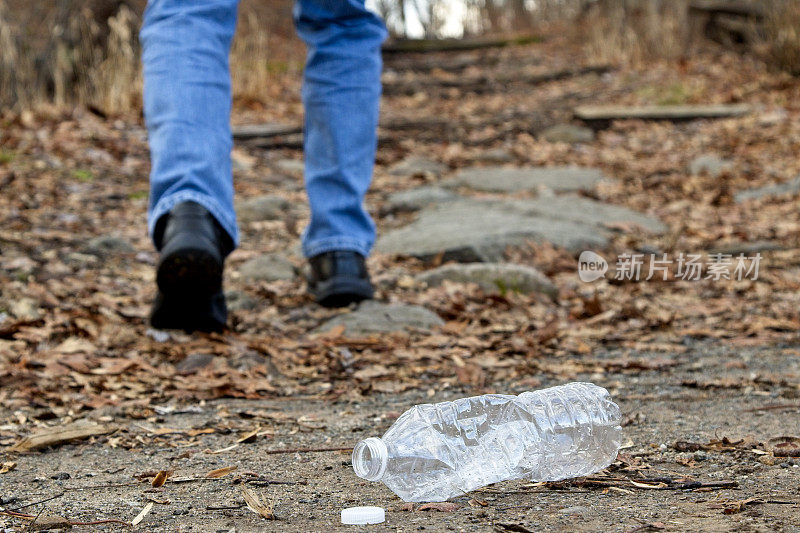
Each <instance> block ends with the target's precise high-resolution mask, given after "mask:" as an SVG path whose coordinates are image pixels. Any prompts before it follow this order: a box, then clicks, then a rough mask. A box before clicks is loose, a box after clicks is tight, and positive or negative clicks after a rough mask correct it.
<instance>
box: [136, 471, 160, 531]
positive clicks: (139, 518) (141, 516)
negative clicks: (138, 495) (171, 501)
mask: <svg viewBox="0 0 800 533" xmlns="http://www.w3.org/2000/svg"><path fill="white" fill-rule="evenodd" d="M162 472H163V470H162ZM159 473H160V472H159ZM165 479H166V478H165ZM154 481H155V480H154ZM152 508H153V502H150V503H148V504H147V505H145V506H144V509H142V512H141V513H139V514H137V515H136V518H134V519H133V520H132V521H131V525H132V526H135V525H137V524H139V522H141V521H142V520H144V517H145V516H147V514H148V513H149V512H150V510H151V509H152Z"/></svg>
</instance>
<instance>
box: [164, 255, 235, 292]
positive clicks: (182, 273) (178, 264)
mask: <svg viewBox="0 0 800 533" xmlns="http://www.w3.org/2000/svg"><path fill="white" fill-rule="evenodd" d="M156 284H157V285H158V289H159V290H160V291H161V292H162V293H163V294H164V295H165V296H169V297H172V296H176V297H191V298H199V297H201V296H206V297H208V296H211V295H213V294H215V293H217V292H219V291H220V290H221V289H222V265H221V264H220V263H219V262H218V261H217V259H216V258H215V257H214V256H213V255H211V254H210V253H208V252H206V251H205V250H194V249H184V250H177V251H175V252H172V253H171V254H169V255H167V256H166V257H162V258H161V261H159V264H158V270H157V272H156Z"/></svg>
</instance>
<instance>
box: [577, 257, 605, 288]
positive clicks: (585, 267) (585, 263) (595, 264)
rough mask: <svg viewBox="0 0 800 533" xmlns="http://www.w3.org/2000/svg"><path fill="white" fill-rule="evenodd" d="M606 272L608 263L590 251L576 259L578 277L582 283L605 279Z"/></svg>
mask: <svg viewBox="0 0 800 533" xmlns="http://www.w3.org/2000/svg"><path fill="white" fill-rule="evenodd" d="M606 272H608V261H606V260H605V259H604V258H603V256H601V255H599V254H596V253H594V252H592V251H589V250H586V251H583V252H581V256H580V257H579V258H578V277H579V278H581V281H583V282H584V283H591V282H593V281H596V280H598V279H600V278H603V277H605V275H606Z"/></svg>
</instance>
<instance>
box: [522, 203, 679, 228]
mask: <svg viewBox="0 0 800 533" xmlns="http://www.w3.org/2000/svg"><path fill="white" fill-rule="evenodd" d="M509 205H512V206H514V208H515V209H517V210H519V211H520V212H522V213H525V214H530V215H538V216H543V217H546V218H549V219H554V220H571V221H573V222H580V223H582V224H587V225H592V226H600V227H603V226H607V225H609V224H632V225H634V226H639V227H640V228H642V229H644V230H645V231H647V232H649V233H656V234H660V233H664V232H665V231H666V230H667V226H666V225H665V224H664V223H663V222H661V221H660V220H658V219H657V218H654V217H651V216H649V215H645V214H642V213H639V212H637V211H633V210H631V209H628V208H627V207H621V206H618V205H612V204H606V203H603V202H598V201H596V200H592V199H589V198H583V197H581V196H575V195H572V194H568V195H564V196H554V197H551V198H537V199H534V200H509Z"/></svg>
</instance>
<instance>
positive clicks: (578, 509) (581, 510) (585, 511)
mask: <svg viewBox="0 0 800 533" xmlns="http://www.w3.org/2000/svg"><path fill="white" fill-rule="evenodd" d="M591 512H592V511H591V509H589V508H588V507H585V506H583V505H575V506H573V507H564V508H563V509H559V511H558V514H563V515H568V516H583V517H586V516H589V515H590V514H591Z"/></svg>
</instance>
